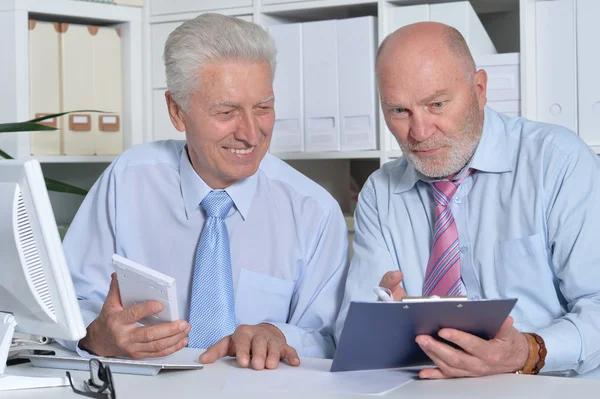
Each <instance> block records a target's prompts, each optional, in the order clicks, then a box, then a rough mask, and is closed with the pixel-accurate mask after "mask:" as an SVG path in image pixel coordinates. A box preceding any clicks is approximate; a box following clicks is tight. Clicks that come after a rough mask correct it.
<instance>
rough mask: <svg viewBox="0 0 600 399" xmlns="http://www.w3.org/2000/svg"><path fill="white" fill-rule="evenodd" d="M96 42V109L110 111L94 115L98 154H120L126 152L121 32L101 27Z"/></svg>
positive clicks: (93, 126)
mask: <svg viewBox="0 0 600 399" xmlns="http://www.w3.org/2000/svg"><path fill="white" fill-rule="evenodd" d="M93 42H94V69H93V71H94V75H93V78H94V97H95V104H94V109H97V110H102V111H106V112H110V113H106V114H104V113H100V114H93V115H92V130H93V137H94V142H95V153H96V154H97V155H118V154H120V153H121V152H122V151H123V118H122V115H121V113H122V104H121V98H122V94H121V92H122V88H121V37H120V31H119V29H118V28H109V27H100V28H98V30H97V33H96V34H95V35H94V36H93Z"/></svg>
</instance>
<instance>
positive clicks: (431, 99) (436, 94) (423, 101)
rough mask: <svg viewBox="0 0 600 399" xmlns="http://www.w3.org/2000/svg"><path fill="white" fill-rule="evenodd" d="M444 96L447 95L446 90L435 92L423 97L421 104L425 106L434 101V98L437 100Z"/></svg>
mask: <svg viewBox="0 0 600 399" xmlns="http://www.w3.org/2000/svg"><path fill="white" fill-rule="evenodd" d="M445 94H448V91H447V90H436V91H435V92H434V93H433V94H431V95H429V96H427V97H425V98H424V99H423V100H422V101H421V102H422V103H423V104H427V103H429V102H431V101H433V100H434V99H436V98H438V97H440V96H443V95H445Z"/></svg>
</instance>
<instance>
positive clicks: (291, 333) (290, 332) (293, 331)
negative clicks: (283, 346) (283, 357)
mask: <svg viewBox="0 0 600 399" xmlns="http://www.w3.org/2000/svg"><path fill="white" fill-rule="evenodd" d="M264 323H266V324H270V325H272V326H275V327H277V328H278V329H279V331H281V333H282V334H283V335H284V336H285V341H286V342H287V344H288V345H289V346H291V347H292V348H294V349H296V352H298V356H304V351H303V347H302V338H300V334H299V333H298V327H294V326H291V325H289V324H286V323H271V322H270V321H265V322H264Z"/></svg>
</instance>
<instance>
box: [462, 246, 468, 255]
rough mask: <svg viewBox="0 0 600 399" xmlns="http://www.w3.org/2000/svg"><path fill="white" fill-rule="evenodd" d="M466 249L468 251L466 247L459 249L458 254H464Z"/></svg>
mask: <svg viewBox="0 0 600 399" xmlns="http://www.w3.org/2000/svg"><path fill="white" fill-rule="evenodd" d="M467 249H468V248H467V247H464V246H463V247H460V253H461V254H466V253H467Z"/></svg>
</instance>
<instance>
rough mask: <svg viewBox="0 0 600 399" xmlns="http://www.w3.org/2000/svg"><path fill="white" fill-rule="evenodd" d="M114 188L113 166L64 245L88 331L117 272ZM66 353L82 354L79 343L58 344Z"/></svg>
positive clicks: (88, 198) (90, 196)
mask: <svg viewBox="0 0 600 399" xmlns="http://www.w3.org/2000/svg"><path fill="white" fill-rule="evenodd" d="M114 226H115V184H114V177H113V174H112V165H111V166H109V168H108V169H107V170H106V171H104V173H103V174H102V176H100V178H99V179H98V181H97V182H96V183H95V184H94V186H93V187H92V188H91V190H90V191H89V193H88V195H87V196H86V197H85V199H84V201H83V203H82V204H81V207H80V208H79V210H78V211H77V214H76V215H75V218H74V219H73V223H71V225H70V227H69V230H68V232H67V234H66V236H65V239H64V241H63V248H64V251H65V257H66V260H67V264H68V265H69V269H70V271H71V278H72V279H73V284H74V286H75V293H76V295H77V299H78V301H79V307H80V308H81V313H82V315H83V321H84V323H85V326H86V328H87V326H88V325H90V323H91V322H92V321H94V320H95V319H96V317H98V315H99V314H100V310H101V309H102V305H103V304H104V299H105V298H106V295H107V294H108V288H109V286H110V275H111V274H112V273H113V272H114V267H113V266H112V263H111V257H112V255H113V254H114V253H115V229H114ZM58 342H59V343H60V344H62V345H63V346H65V347H66V348H67V349H70V350H73V351H77V352H78V353H79V354H80V355H84V354H86V353H87V352H83V351H81V350H80V349H79V348H78V341H62V340H59V341H58Z"/></svg>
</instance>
